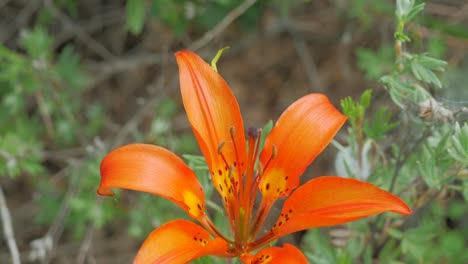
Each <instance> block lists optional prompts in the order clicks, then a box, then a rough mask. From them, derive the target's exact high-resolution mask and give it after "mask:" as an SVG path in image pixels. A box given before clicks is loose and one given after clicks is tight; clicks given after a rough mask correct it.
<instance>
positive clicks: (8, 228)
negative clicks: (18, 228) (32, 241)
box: [0, 186, 21, 264]
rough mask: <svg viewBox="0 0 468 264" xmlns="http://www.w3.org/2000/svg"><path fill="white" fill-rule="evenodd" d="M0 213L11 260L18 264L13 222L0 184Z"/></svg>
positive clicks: (18, 258)
mask: <svg viewBox="0 0 468 264" xmlns="http://www.w3.org/2000/svg"><path fill="white" fill-rule="evenodd" d="M0 214H1V216H2V223H3V234H4V236H5V240H6V242H7V244H8V249H9V250H10V254H11V260H12V263H13V264H20V263H21V260H20V255H19V251H18V246H17V245H16V240H15V234H14V232H13V224H12V223H11V214H10V210H8V206H7V203H6V199H5V195H4V194H3V189H2V187H1V186H0Z"/></svg>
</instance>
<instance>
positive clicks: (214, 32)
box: [189, 0, 257, 50]
mask: <svg viewBox="0 0 468 264" xmlns="http://www.w3.org/2000/svg"><path fill="white" fill-rule="evenodd" d="M255 2H257V1H256V0H245V1H244V2H242V4H240V5H239V6H237V7H236V8H234V9H233V10H232V11H231V12H229V14H227V15H226V17H224V19H223V20H221V22H219V23H218V24H217V25H216V26H215V27H214V28H212V29H211V30H209V31H208V32H206V33H205V34H204V35H203V36H202V37H201V38H200V39H198V40H196V41H195V42H193V43H192V45H190V47H189V49H190V50H198V49H200V48H202V47H203V46H205V45H206V44H208V43H209V42H210V41H211V40H213V39H214V38H215V37H216V36H218V35H219V34H221V32H223V31H224V30H225V29H226V28H227V27H228V26H229V25H230V24H231V23H232V22H234V20H236V19H237V18H238V17H239V16H241V15H242V14H244V13H245V11H247V9H249V8H250V7H251V6H252V5H253V4H255Z"/></svg>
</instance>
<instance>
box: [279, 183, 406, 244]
mask: <svg viewBox="0 0 468 264" xmlns="http://www.w3.org/2000/svg"><path fill="white" fill-rule="evenodd" d="M386 211H391V212H395V213H399V214H403V215H410V214H411V209H410V208H409V207H408V206H407V205H406V204H405V203H404V202H403V201H402V200H400V198H398V197H396V196H394V195H393V194H391V193H389V192H387V191H384V190H382V189H380V188H378V187H376V186H374V185H372V184H370V183H367V182H363V181H359V180H355V179H346V178H341V177H336V176H322V177H318V178H315V179H312V180H310V181H308V182H307V183H306V184H304V185H302V186H301V187H299V188H297V189H296V190H295V191H294V193H293V194H292V195H291V196H290V197H289V198H288V199H287V200H286V201H285V203H284V205H283V209H282V211H281V214H280V217H279V218H278V220H277V221H276V224H275V225H274V226H273V228H272V230H271V231H270V232H272V233H273V235H274V237H275V238H278V237H280V236H284V235H286V234H289V233H293V232H296V231H300V230H304V229H309V228H314V227H322V226H330V225H337V224H342V223H346V222H350V221H353V220H357V219H360V218H363V217H367V216H371V215H375V214H379V213H383V212H386ZM271 240H272V239H271Z"/></svg>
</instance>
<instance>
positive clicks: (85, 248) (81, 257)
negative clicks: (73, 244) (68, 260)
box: [76, 224, 95, 264]
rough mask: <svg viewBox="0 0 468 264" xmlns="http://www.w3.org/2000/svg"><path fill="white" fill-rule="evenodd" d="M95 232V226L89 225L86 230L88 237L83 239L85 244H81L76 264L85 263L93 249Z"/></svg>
mask: <svg viewBox="0 0 468 264" xmlns="http://www.w3.org/2000/svg"><path fill="white" fill-rule="evenodd" d="M94 230H95V228H94V225H92V224H89V225H88V228H87V229H86V235H85V237H84V239H83V243H81V246H80V250H79V253H78V257H77V258H76V264H84V263H85V260H86V256H87V255H88V252H89V249H90V248H91V244H92V242H93V237H94Z"/></svg>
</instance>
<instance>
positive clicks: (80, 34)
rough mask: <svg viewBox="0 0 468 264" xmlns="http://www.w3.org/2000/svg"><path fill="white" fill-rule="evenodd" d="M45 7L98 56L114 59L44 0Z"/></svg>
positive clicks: (48, 0) (50, 1) (108, 52)
mask: <svg viewBox="0 0 468 264" xmlns="http://www.w3.org/2000/svg"><path fill="white" fill-rule="evenodd" d="M45 5H46V7H47V8H48V9H49V11H50V12H51V13H52V15H53V16H55V17H56V18H57V19H59V20H60V21H61V22H62V23H63V24H64V25H65V27H68V28H69V29H70V30H71V31H73V32H75V34H76V36H77V37H78V39H79V40H81V41H82V42H83V43H85V44H86V45H87V46H88V47H89V48H91V49H92V50H93V51H94V52H96V53H97V54H98V55H99V56H101V57H102V58H103V59H112V58H113V57H114V55H113V54H112V53H111V52H110V51H108V50H107V49H106V48H105V47H104V46H103V45H102V44H101V43H99V42H97V41H96V40H94V39H93V38H92V37H91V36H90V35H89V34H88V33H87V32H86V31H84V30H83V29H81V28H80V27H79V26H76V25H75V24H74V23H73V21H72V20H71V19H70V18H69V17H68V16H67V15H65V14H64V13H62V12H61V11H60V9H58V8H57V7H55V5H54V3H53V1H52V0H45Z"/></svg>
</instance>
